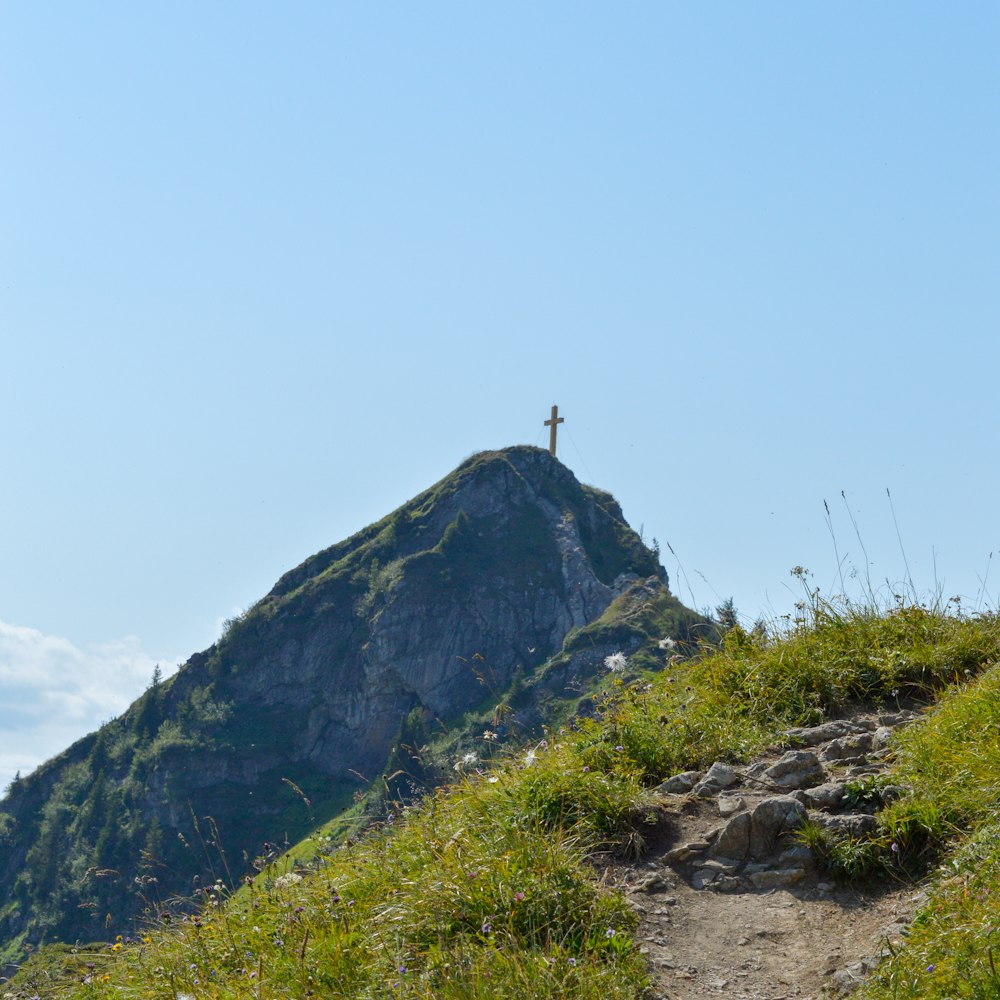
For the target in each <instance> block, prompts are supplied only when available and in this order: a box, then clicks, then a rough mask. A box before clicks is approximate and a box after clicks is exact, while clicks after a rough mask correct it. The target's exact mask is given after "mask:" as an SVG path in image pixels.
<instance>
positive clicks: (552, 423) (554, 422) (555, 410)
mask: <svg viewBox="0 0 1000 1000" xmlns="http://www.w3.org/2000/svg"><path fill="white" fill-rule="evenodd" d="M565 422H566V420H565V418H564V417H560V416H559V407H558V406H553V407H552V419H551V420H546V421H545V426H546V427H550V428H551V430H550V431H549V454H550V455H551V456H552V457H553V458H555V457H556V427H557V426H558V425H559V424H564V423H565Z"/></svg>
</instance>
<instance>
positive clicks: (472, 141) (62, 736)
mask: <svg viewBox="0 0 1000 1000" xmlns="http://www.w3.org/2000/svg"><path fill="white" fill-rule="evenodd" d="M998 50H1000V9H998V8H997V7H996V5H994V4H987V3H966V4H961V5H947V6H943V5H939V4H929V3H905V4H904V3H892V2H887V3H882V4H878V5H871V4H861V3H848V4H836V5H833V4H829V5H825V6H821V5H818V4H809V5H806V4H792V3H784V4H779V3H761V4H754V5H748V4H738V3H717V4H711V5H709V4H676V3H667V2H661V3H623V4H586V3H572V4H570V3H555V2H551V3H545V4H527V3H518V2H511V3H507V4H502V5H500V4H497V5H489V6H488V5H485V4H459V3H453V4H452V3H433V2H431V3H426V4H420V5H405V4H398V3H395V4H392V3H387V4H381V5H374V4H360V3H358V4H336V3H294V4H283V5H278V4H262V3H260V4H254V3H239V4H236V3H224V2H220V3H216V4H212V5H204V4H194V3H175V4H170V5H167V4H156V5H154V4H145V5H135V4H131V3H128V4H127V3H120V4H118V3H109V2H103V3H97V4H90V5H75V4H68V3H58V4H46V5H41V4H20V5H12V4H8V5H5V6H4V7H3V9H2V11H0V94H2V96H3V99H2V100H0V128H2V131H3V134H4V136H6V137H7V142H5V143H4V148H3V151H2V152H0V348H2V358H3V366H2V370H0V386H2V391H0V420H2V425H0V426H2V427H3V444H4V447H3V457H4V461H3V482H2V489H0V523H2V524H3V531H2V532H0V623H2V624H0V781H4V780H5V779H7V777H8V776H9V775H10V774H11V773H12V772H13V770H14V769H15V768H16V767H20V768H22V769H23V770H27V769H29V768H30V767H31V766H33V765H34V764H35V763H37V762H38V761H40V760H41V759H44V757H46V756H48V755H50V754H51V753H53V752H55V751H57V750H59V749H61V748H62V746H64V745H65V744H66V743H68V742H69V740H71V739H73V738H75V737H76V736H79V735H82V734H83V733H84V732H86V731H88V730H89V729H91V728H93V727H94V726H95V725H96V724H98V723H99V722H100V721H102V720H103V719H106V718H109V717H111V716H113V715H115V714H117V713H118V712H120V711H121V710H122V709H123V708H124V707H125V705H126V704H127V703H128V701H129V700H131V698H132V697H134V696H135V695H136V694H138V693H139V692H140V691H141V690H142V689H143V687H144V686H145V684H146V683H147V681H148V678H149V676H150V674H151V673H152V667H153V665H154V664H155V663H156V662H160V663H161V664H163V665H164V667H165V668H168V669H169V665H170V664H173V663H176V662H177V661H180V660H183V659H184V658H186V657H187V656H188V655H190V654H191V653H192V652H194V651H195V650H198V649H201V648H204V647H205V646H207V645H209V644H210V643H211V642H212V641H213V640H214V639H215V638H216V636H217V634H218V631H219V626H220V623H221V621H222V619H224V618H225V617H227V616H228V615H230V614H232V613H233V611H235V610H238V609H241V608H243V607H246V606H247V605H249V604H250V603H252V602H253V601H254V600H256V599H257V598H258V597H260V596H261V595H262V594H263V593H265V592H266V591H267V590H268V589H269V587H270V586H271V584H272V583H273V582H274V581H275V580H276V579H277V577H278V576H279V575H280V574H281V573H282V572H284V571H285V570H286V569H288V568H290V567H291V566H294V565H296V564H297V563H298V562H300V561H301V560H302V559H303V558H305V557H306V556H308V555H309V554H310V553H312V552H314V551H316V550H317V549H319V548H322V547H324V546H326V545H329V544H331V543H332V542H334V541H337V540H339V539H341V538H343V537H345V536H347V535H349V534H351V533H352V532H353V531H355V530H357V529H358V528H360V527H362V526H364V525H365V524H367V523H369V522H371V521H373V520H375V519H377V518H378V517H380V516H381V515H383V514H384V513H386V512H388V511H389V510H391V509H392V508H394V507H395V506H397V505H399V504H400V503H402V502H404V501H405V500H407V499H408V498H409V497H411V496H412V495H414V494H415V493H417V492H418V491H419V490H421V489H422V488H424V487H425V486H427V485H429V484H430V483H432V482H434V481H435V480H437V479H438V478H440V477H441V476H443V475H445V474H447V473H448V472H449V471H450V470H451V469H452V468H453V467H454V466H455V465H456V464H458V462H459V461H461V460H462V459H463V458H464V457H466V456H467V455H469V454H471V453H472V452H475V451H478V450H481V449H484V448H493V447H502V446H504V445H509V444H515V443H529V444H532V443H534V444H545V443H546V440H547V439H546V436H545V434H546V432H545V430H544V428H543V426H542V421H543V420H544V419H545V418H546V417H547V416H548V411H549V408H550V406H551V405H552V404H553V403H558V404H559V406H560V412H561V413H562V414H563V415H564V416H565V417H566V421H567V422H566V424H565V425H564V427H563V430H564V431H565V432H566V433H565V434H564V435H563V437H562V438H561V443H560V455H561V457H562V458H563V459H564V460H565V461H566V462H567V464H568V465H569V466H570V467H571V468H573V470H574V471H575V472H576V473H577V475H578V476H580V478H581V479H583V480H585V481H589V482H593V483H595V484H596V485H599V486H602V487H604V488H606V489H609V490H610V491H611V492H613V493H614V494H615V495H616V496H617V497H618V498H619V500H620V501H621V503H622V505H623V507H624V510H625V513H626V516H627V517H628V519H629V520H630V522H631V523H632V524H633V525H634V526H635V527H636V528H638V527H640V526H642V527H643V531H644V534H645V536H646V538H647V539H650V538H652V537H656V538H657V539H658V540H659V541H660V543H661V544H662V545H663V548H664V555H665V559H664V561H665V564H666V566H667V569H668V570H669V572H670V574H671V577H672V580H673V582H674V589H675V590H676V592H677V593H678V594H679V595H680V596H681V597H682V598H683V599H684V600H686V601H687V602H688V603H694V604H695V605H696V606H698V607H704V606H714V605H715V604H717V603H718V602H719V600H721V599H722V598H725V597H729V596H732V597H733V598H734V599H735V602H736V605H737V607H738V608H739V609H740V611H741V612H742V613H743V614H744V615H745V616H746V617H747V618H749V619H751V620H752V619H753V618H755V617H756V616H757V615H758V614H765V615H768V616H780V615H781V614H784V613H787V612H788V611H789V610H790V608H791V606H792V604H793V602H794V600H795V599H796V597H797V592H796V591H795V589H794V587H793V583H794V581H793V580H792V579H791V578H790V576H789V570H790V569H791V567H793V566H795V565H803V566H806V567H808V568H809V569H810V570H812V571H813V573H814V580H815V582H816V584H817V585H818V586H820V587H821V588H822V589H823V591H824V592H831V591H833V590H837V589H839V586H840V580H839V573H838V571H837V556H839V557H841V558H843V559H844V560H845V562H844V577H845V584H846V585H847V586H848V587H849V588H850V587H855V588H857V587H858V586H859V585H861V583H862V581H863V580H864V578H865V575H866V569H865V566H866V562H868V563H870V565H869V567H868V569H867V574H868V575H870V576H871V578H872V581H873V583H874V584H876V585H878V584H879V582H880V581H885V580H886V579H888V580H889V582H890V584H892V585H893V586H890V587H887V588H885V589H886V591H889V590H892V589H896V590H898V589H899V588H898V582H899V581H902V580H904V579H905V578H906V564H905V563H904V558H903V553H904V552H905V556H906V561H907V562H908V564H909V570H910V574H911V575H912V578H913V581H914V585H915V587H916V589H917V590H918V591H919V592H920V593H921V594H922V595H929V594H931V593H932V592H933V591H934V590H935V588H938V589H939V590H941V591H942V593H943V594H944V596H946V597H947V596H951V595H952V594H961V595H963V596H964V598H965V600H966V603H967V604H968V605H972V606H975V605H976V604H977V602H978V603H980V604H982V605H987V604H988V605H990V606H995V605H996V602H997V595H998V594H1000V568H998V571H997V573H996V574H995V575H994V576H993V577H989V576H986V574H987V571H988V566H989V564H990V561H991V559H990V553H991V552H992V551H993V550H994V549H995V548H997V547H998V543H1000V534H998V526H997V525H996V519H995V506H996V505H995V497H996V495H997V487H998V475H997V473H996V472H995V471H994V469H995V464H996V463H995V462H994V461H993V455H994V451H995V438H996V435H995V433H994V427H995V424H996V417H995V400H994V392H993V386H994V382H995V379H996V372H997V367H998V366H997V362H998V354H1000V347H998V340H997V337H996V327H997V317H998V313H1000V309H998V307H1000V291H998V287H1000V286H998V282H997V274H998V270H1000V237H998V235H997V234H998V233H1000V193H998V192H1000V187H998V183H997V178H998V177H1000V138H998V136H1000V129H998V111H1000V107H998V106H1000V84H998V74H997V70H996V52H997V51H998ZM887 489H888V490H890V491H891V496H892V502H893V505H894V507H895V513H896V518H897V522H898V529H899V538H901V539H902V548H901V546H900V541H899V538H897V532H896V528H897V524H894V522H893V517H892V511H891V509H890V506H889V501H888V497H887V494H886V491H887ZM842 491H843V493H844V494H845V496H846V501H845V500H844V499H843V498H842V497H841V492H842ZM824 500H826V501H827V502H828V504H829V507H830V511H831V523H830V526H828V525H827V522H826V520H825V512H824V508H823V501H824ZM852 516H853V518H854V519H855V521H856V523H857V527H858V533H859V534H860V539H861V542H863V544H864V552H862V549H861V544H860V543H859V539H858V535H857V534H856V533H855V529H854V527H853V525H852V523H851V517H852ZM831 528H832V533H833V536H834V537H833V538H832V537H831V530H830V529H831ZM834 538H835V540H836V549H835V548H834ZM668 542H669V543H670V545H671V546H672V548H673V550H674V552H675V553H676V558H675V556H674V555H672V554H671V553H670V552H668V551H667V550H666V545H667V543H668ZM835 551H836V553H837V556H835ZM865 553H867V555H865ZM681 569H683V571H684V572H683V573H681V572H680V571H681ZM852 569H853V570H854V571H856V574H857V575H856V576H855V577H854V579H853V580H852ZM984 576H986V587H985V593H983V591H984V588H983V585H982V578H983V577H984Z"/></svg>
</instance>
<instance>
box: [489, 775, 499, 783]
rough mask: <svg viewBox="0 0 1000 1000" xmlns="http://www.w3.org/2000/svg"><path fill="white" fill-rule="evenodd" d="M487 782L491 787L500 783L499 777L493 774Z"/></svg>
mask: <svg viewBox="0 0 1000 1000" xmlns="http://www.w3.org/2000/svg"><path fill="white" fill-rule="evenodd" d="M486 780H487V781H488V782H489V783H490V784H491V785H495V784H496V783H497V782H498V781H499V780H500V779H499V778H498V777H497V776H496V775H495V774H491V775H490V776H489V777H488V778H487V779H486Z"/></svg>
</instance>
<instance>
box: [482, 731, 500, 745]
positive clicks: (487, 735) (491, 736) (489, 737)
mask: <svg viewBox="0 0 1000 1000" xmlns="http://www.w3.org/2000/svg"><path fill="white" fill-rule="evenodd" d="M496 738H497V734H496V733H495V732H493V730H492V729H484V730H483V739H484V740H486V742H487V743H491V742H493V740H495V739H496Z"/></svg>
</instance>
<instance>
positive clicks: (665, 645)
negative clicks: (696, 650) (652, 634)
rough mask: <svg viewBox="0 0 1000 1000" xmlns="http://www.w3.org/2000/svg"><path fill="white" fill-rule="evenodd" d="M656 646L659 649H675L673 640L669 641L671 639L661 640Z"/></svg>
mask: <svg viewBox="0 0 1000 1000" xmlns="http://www.w3.org/2000/svg"><path fill="white" fill-rule="evenodd" d="M657 645H658V646H659V647H660V649H674V648H675V647H676V645H677V643H676V642H674V640H673V639H671V638H669V637H668V638H666V639H661V640H660V641H659V642H658V643H657Z"/></svg>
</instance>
